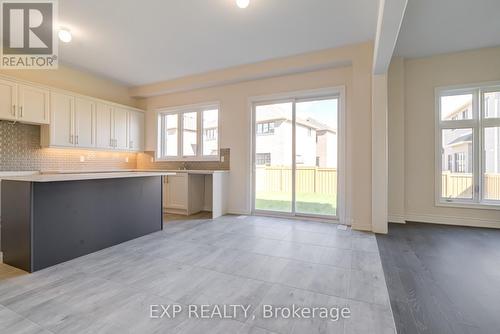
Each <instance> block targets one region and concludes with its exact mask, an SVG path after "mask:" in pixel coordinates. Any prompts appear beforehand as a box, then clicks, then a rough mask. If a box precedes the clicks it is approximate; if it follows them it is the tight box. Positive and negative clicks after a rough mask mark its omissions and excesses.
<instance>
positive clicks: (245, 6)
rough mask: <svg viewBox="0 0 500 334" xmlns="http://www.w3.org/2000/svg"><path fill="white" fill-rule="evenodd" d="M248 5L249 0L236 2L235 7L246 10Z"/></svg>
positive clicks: (237, 0)
mask: <svg viewBox="0 0 500 334" xmlns="http://www.w3.org/2000/svg"><path fill="white" fill-rule="evenodd" d="M249 4H250V0H236V5H237V6H238V7H240V8H247V7H248V5H249Z"/></svg>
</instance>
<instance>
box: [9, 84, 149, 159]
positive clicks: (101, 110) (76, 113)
mask: <svg viewBox="0 0 500 334" xmlns="http://www.w3.org/2000/svg"><path fill="white" fill-rule="evenodd" d="M0 120H9V121H16V122H23V123H29V124H40V125H41V128H40V133H41V144H42V146H43V147H80V148H90V149H95V148H98V149H103V150H120V151H135V152H137V151H142V150H144V113H143V112H142V111H140V110H138V109H134V108H132V107H127V106H122V105H118V104H116V103H113V102H106V101H103V100H99V99H95V98H92V97H86V96H82V95H79V94H75V93H71V92H67V91H63V90H60V89H55V88H50V87H43V86H38V85H36V84H31V83H29V82H24V81H21V80H17V79H15V78H12V79H11V78H5V79H4V78H3V76H0Z"/></svg>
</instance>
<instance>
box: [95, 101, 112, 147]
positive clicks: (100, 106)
mask: <svg viewBox="0 0 500 334" xmlns="http://www.w3.org/2000/svg"><path fill="white" fill-rule="evenodd" d="M96 137H97V138H96V145H97V147H98V148H102V149H113V148H114V143H113V108H112V107H111V106H109V105H107V104H104V103H101V102H98V103H97V104H96Z"/></svg>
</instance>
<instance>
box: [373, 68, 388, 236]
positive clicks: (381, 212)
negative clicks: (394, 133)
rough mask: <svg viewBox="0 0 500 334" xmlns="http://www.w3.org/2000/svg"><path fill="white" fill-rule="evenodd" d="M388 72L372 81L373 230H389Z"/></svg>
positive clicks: (377, 231) (380, 231)
mask: <svg viewBox="0 0 500 334" xmlns="http://www.w3.org/2000/svg"><path fill="white" fill-rule="evenodd" d="M387 104H388V98H387V74H379V75H374V76H373V82H372V230H373V232H375V233H387V230H388V213H387V212H388V204H387V203H388V200H387V198H388V192H387V189H388V182H389V178H388V167H389V164H388V146H387V134H388V128H387Z"/></svg>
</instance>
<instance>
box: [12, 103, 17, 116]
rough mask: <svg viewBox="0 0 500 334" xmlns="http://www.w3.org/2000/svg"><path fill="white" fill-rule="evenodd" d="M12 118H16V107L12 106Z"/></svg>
mask: <svg viewBox="0 0 500 334" xmlns="http://www.w3.org/2000/svg"><path fill="white" fill-rule="evenodd" d="M12 116H16V105H15V104H14V105H13V106H12Z"/></svg>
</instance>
